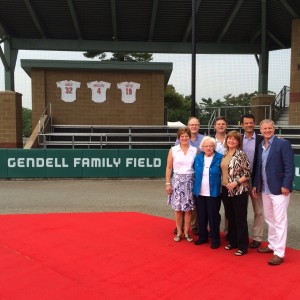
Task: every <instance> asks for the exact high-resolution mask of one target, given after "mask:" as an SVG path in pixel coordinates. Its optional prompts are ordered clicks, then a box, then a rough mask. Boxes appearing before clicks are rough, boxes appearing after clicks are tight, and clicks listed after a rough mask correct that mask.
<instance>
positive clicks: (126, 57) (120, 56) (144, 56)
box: [83, 51, 153, 62]
mask: <svg viewBox="0 0 300 300" xmlns="http://www.w3.org/2000/svg"><path fill="white" fill-rule="evenodd" d="M83 55H84V56H85V57H87V58H95V57H98V58H99V59H100V60H106V61H124V62H128V61H130V62H150V61H152V59H153V54H151V53H139V52H112V56H111V58H108V59H107V58H106V57H107V54H106V53H105V52H99V51H87V52H85V53H83Z"/></svg>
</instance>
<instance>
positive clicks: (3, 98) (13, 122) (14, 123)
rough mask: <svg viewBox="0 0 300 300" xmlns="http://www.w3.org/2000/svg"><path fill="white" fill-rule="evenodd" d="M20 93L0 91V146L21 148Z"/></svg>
mask: <svg viewBox="0 0 300 300" xmlns="http://www.w3.org/2000/svg"><path fill="white" fill-rule="evenodd" d="M22 127H23V123H22V95H21V94H19V93H16V92H12V91H4V92H0V148H22V147H23V141H22Z"/></svg>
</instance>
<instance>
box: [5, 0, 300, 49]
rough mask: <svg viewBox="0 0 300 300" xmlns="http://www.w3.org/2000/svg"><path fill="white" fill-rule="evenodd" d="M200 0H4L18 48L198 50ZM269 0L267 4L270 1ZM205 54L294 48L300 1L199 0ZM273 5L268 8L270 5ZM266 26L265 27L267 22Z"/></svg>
mask: <svg viewBox="0 0 300 300" xmlns="http://www.w3.org/2000/svg"><path fill="white" fill-rule="evenodd" d="M191 3H192V0H85V1H82V0H48V1H40V0H9V1H2V0H1V1H0V38H1V40H0V42H3V40H5V39H8V40H9V41H10V46H11V49H16V50H19V49H25V50H26V49H27V50H68V51H86V50H100V51H105V52H110V51H140V52H143V51H144V52H152V53H191V35H192V26H191V24H192V5H191ZM264 4H265V6H264ZM195 6H196V43H197V50H196V51H197V53H220V54H221V53H244V54H258V53H260V52H261V43H262V32H263V28H265V29H266V43H267V48H268V50H278V49H285V48H290V47H291V23H292V20H293V19H296V18H299V17H300V0H195ZM264 7H265V8H264ZM264 25H265V27H263V26H264Z"/></svg>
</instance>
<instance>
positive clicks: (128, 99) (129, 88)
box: [117, 81, 141, 103]
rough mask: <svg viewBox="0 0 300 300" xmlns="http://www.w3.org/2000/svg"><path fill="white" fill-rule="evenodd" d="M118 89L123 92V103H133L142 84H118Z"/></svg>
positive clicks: (125, 82) (126, 82)
mask: <svg viewBox="0 0 300 300" xmlns="http://www.w3.org/2000/svg"><path fill="white" fill-rule="evenodd" d="M117 86H118V89H120V90H121V91H122V101H123V102H125V103H132V102H134V101H135V100H136V98H135V94H136V90H137V89H139V88H140V86H141V85H140V84H139V83H136V82H132V81H130V82H128V81H124V82H120V83H118V84H117Z"/></svg>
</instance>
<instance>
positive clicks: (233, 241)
mask: <svg viewBox="0 0 300 300" xmlns="http://www.w3.org/2000/svg"><path fill="white" fill-rule="evenodd" d="M222 201H223V204H224V209H225V216H226V218H227V220H228V235H227V237H228V241H229V244H230V245H232V246H234V247H237V248H238V249H240V250H242V251H245V252H246V251H247V249H248V247H249V233H248V223H247V209H248V193H247V192H244V193H242V194H241V195H236V196H233V197H228V190H227V188H226V187H225V186H222Z"/></svg>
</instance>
